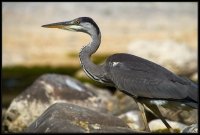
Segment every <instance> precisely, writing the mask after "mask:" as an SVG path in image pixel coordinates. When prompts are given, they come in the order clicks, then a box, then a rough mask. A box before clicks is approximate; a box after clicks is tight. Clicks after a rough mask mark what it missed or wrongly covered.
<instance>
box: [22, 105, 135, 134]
mask: <svg viewBox="0 0 200 135" xmlns="http://www.w3.org/2000/svg"><path fill="white" fill-rule="evenodd" d="M25 132H26V133H43V132H46V133H55V132H57V133H75V132H76V133H95V132H98V133H102V132H104V133H105V132H111V133H115V132H126V133H133V132H136V131H133V130H131V129H130V128H129V127H128V126H127V125H126V124H125V123H124V122H123V121H122V120H120V119H119V118H117V117H114V116H112V115H108V114H104V113H101V112H96V111H93V110H90V109H87V108H84V107H80V106H77V105H73V104H68V103H55V104H53V105H52V106H50V107H49V108H48V109H47V110H46V111H45V112H44V113H43V114H42V115H41V116H40V117H39V118H38V119H37V120H36V121H35V122H33V123H32V124H31V125H30V126H29V127H28V128H27V129H25Z"/></svg>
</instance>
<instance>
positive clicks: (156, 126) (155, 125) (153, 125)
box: [148, 119, 187, 132]
mask: <svg viewBox="0 0 200 135" xmlns="http://www.w3.org/2000/svg"><path fill="white" fill-rule="evenodd" d="M166 121H167V122H168V123H169V125H170V126H171V127H172V128H173V129H174V130H177V132H180V131H181V130H183V129H185V128H186V127H187V125H185V124H182V123H180V122H176V121H170V120H166ZM148 124H149V128H150V130H151V131H152V132H156V131H159V132H160V130H163V132H164V130H165V129H166V126H165V125H164V123H163V122H162V121H161V120H160V119H155V120H152V121H150V122H149V123H148Z"/></svg>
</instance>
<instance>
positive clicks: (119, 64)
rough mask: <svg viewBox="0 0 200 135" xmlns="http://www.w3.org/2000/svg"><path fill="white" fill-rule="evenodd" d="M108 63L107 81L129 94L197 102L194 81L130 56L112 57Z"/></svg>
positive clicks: (118, 55) (116, 55)
mask: <svg viewBox="0 0 200 135" xmlns="http://www.w3.org/2000/svg"><path fill="white" fill-rule="evenodd" d="M106 62H107V64H106V65H107V66H106V70H107V73H108V74H107V78H109V79H110V80H111V81H112V82H113V84H114V85H115V86H116V87H117V88H119V89H120V90H122V91H123V92H125V93H127V94H129V95H132V96H136V97H146V98H158V99H174V100H176V99H185V98H187V97H189V98H191V99H192V100H194V101H197V89H196V90H192V89H191V87H190V82H188V81H187V80H184V79H182V78H180V77H178V76H176V75H175V74H173V73H172V72H170V71H168V70H167V69H165V68H163V67H161V66H159V65H157V64H155V63H153V62H150V61H148V60H145V59H142V58H140V57H137V56H133V55H129V54H115V55H112V56H111V57H109V58H108V59H107V61H106ZM191 91H193V92H191Z"/></svg>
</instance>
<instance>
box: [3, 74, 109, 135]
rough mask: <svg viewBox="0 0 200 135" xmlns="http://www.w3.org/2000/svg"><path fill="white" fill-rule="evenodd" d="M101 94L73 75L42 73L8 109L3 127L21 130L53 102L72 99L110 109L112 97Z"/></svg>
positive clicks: (94, 106) (89, 105)
mask: <svg viewBox="0 0 200 135" xmlns="http://www.w3.org/2000/svg"><path fill="white" fill-rule="evenodd" d="M97 94H98V93H95V90H91V89H90V88H87V87H86V86H85V85H83V84H82V83H81V82H79V81H77V80H75V79H73V78H71V77H69V76H66V75H58V74H45V75H42V76H41V77H39V78H38V79H37V80H36V81H35V82H34V83H33V84H32V85H31V86H30V87H28V88H27V89H26V90H25V91H24V92H22V93H21V94H20V95H19V96H17V97H16V98H15V99H14V100H13V101H12V103H11V104H10V106H9V108H8V109H7V111H6V112H5V117H4V119H3V127H4V129H5V130H8V131H9V132H20V131H22V130H23V129H24V128H26V127H27V126H28V125H29V124H30V123H32V122H33V121H34V120H35V119H36V118H38V117H39V116H40V115H41V114H42V113H43V112H44V111H45V110H46V109H47V108H48V107H49V106H50V105H52V104H54V103H57V102H70V103H73V104H77V105H80V106H83V107H86V108H90V109H92V110H96V111H99V112H107V111H108V110H107V104H108V102H107V100H108V99H109V98H108V99H107V100H106V99H105V98H104V99H103V100H102V99H101V96H100V97H98V95H97ZM110 95H111V94H110Z"/></svg>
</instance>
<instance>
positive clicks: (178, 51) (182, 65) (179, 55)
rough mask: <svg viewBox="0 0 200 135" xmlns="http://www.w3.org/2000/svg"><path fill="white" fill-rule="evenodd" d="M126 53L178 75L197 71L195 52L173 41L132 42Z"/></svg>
mask: <svg viewBox="0 0 200 135" xmlns="http://www.w3.org/2000/svg"><path fill="white" fill-rule="evenodd" d="M127 51H128V53H130V54H133V55H136V56H139V57H142V58H145V59H148V60H150V61H152V62H154V63H157V64H159V65H161V66H163V67H165V68H167V69H169V70H170V71H172V72H174V73H176V74H179V75H191V74H193V73H195V72H196V71H197V51H196V50H192V49H191V48H189V46H187V45H185V44H181V43H177V42H175V41H171V40H168V41H134V42H131V43H130V44H129V45H128V48H127Z"/></svg>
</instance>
